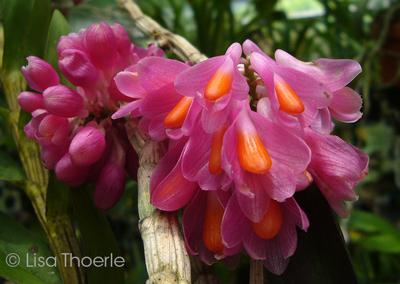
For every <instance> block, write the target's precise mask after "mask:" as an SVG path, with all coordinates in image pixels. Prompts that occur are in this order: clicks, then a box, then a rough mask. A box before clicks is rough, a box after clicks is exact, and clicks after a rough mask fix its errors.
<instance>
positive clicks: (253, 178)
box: [236, 173, 270, 223]
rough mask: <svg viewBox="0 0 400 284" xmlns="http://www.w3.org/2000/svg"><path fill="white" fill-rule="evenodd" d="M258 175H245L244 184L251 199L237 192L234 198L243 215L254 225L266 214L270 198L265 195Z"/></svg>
mask: <svg viewBox="0 0 400 284" xmlns="http://www.w3.org/2000/svg"><path fill="white" fill-rule="evenodd" d="M259 177H260V175H259V174H253V173H246V174H245V179H244V182H245V183H246V185H247V186H248V187H249V188H250V189H251V192H252V193H253V196H252V197H249V196H248V195H245V194H242V193H241V192H240V191H238V192H237V194H236V196H237V199H238V201H239V204H240V208H241V209H242V212H243V214H244V215H246V217H247V218H249V219H250V220H251V221H252V222H254V223H259V222H260V221H261V219H262V218H263V217H264V215H265V213H266V212H267V209H268V206H269V200H270V197H269V196H268V194H266V192H265V190H264V186H263V184H262V183H263V181H264V180H262V179H260V178H259Z"/></svg>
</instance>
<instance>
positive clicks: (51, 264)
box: [0, 212, 61, 284]
mask: <svg viewBox="0 0 400 284" xmlns="http://www.w3.org/2000/svg"><path fill="white" fill-rule="evenodd" d="M18 259H19V264H17V261H18ZM7 261H8V262H7ZM46 261H47V264H46ZM16 264H17V265H16ZM13 266H14V267H13ZM56 266H57V262H56V261H55V258H54V256H53V254H52V252H51V250H50V248H49V246H48V244H47V243H45V242H44V241H43V240H42V239H40V238H39V237H37V236H36V235H34V234H33V233H32V232H31V231H29V230H27V229H26V228H24V227H23V226H22V225H20V224H19V223H18V222H16V221H14V220H13V219H11V218H10V217H8V216H7V215H5V214H4V213H2V212H0V275H1V276H2V277H4V278H7V279H10V280H11V281H14V282H17V283H21V284H25V283H27V284H43V283H61V278H60V274H59V272H58V269H57V267H56Z"/></svg>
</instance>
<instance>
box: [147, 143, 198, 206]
mask: <svg viewBox="0 0 400 284" xmlns="http://www.w3.org/2000/svg"><path fill="white" fill-rule="evenodd" d="M184 145H185V143H183V142H181V143H180V144H178V145H177V146H176V147H174V148H173V149H170V150H169V151H168V152H167V153H166V154H165V156H164V157H163V158H162V159H161V160H160V162H159V163H158V165H157V167H156V169H155V170H154V172H153V175H152V177H151V180H150V202H151V203H152V204H153V205H154V206H156V207H157V208H159V209H160V210H165V211H175V210H178V209H180V208H182V207H183V206H185V205H186V204H187V203H188V202H189V201H190V200H191V199H192V197H193V196H194V194H195V193H196V191H197V190H198V189H199V186H198V184H197V182H190V181H189V180H187V179H185V178H184V177H183V174H182V170H181V163H182V161H181V159H180V155H181V152H182V149H183V146H184Z"/></svg>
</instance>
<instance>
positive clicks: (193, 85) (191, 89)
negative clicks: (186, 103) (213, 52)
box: [175, 55, 226, 97]
mask: <svg viewBox="0 0 400 284" xmlns="http://www.w3.org/2000/svg"><path fill="white" fill-rule="evenodd" d="M225 58H226V56H225V55H222V56H217V57H213V58H209V59H207V60H205V61H202V62H200V63H198V64H196V65H194V66H193V67H190V68H189V69H187V70H186V71H184V72H182V73H181V74H179V75H178V76H177V77H176V80H175V88H176V90H177V91H178V93H180V94H182V95H183V96H187V97H195V96H196V92H200V93H201V94H204V90H205V88H206V86H207V84H208V82H209V81H210V80H211V77H212V76H213V75H214V73H215V72H216V71H217V70H218V68H219V67H220V66H221V64H222V63H223V62H224V61H225Z"/></svg>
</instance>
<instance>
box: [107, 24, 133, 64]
mask: <svg viewBox="0 0 400 284" xmlns="http://www.w3.org/2000/svg"><path fill="white" fill-rule="evenodd" d="M111 29H112V30H113V32H114V35H115V38H116V40H117V51H118V53H119V54H120V55H121V56H122V58H123V59H124V60H125V61H126V62H127V63H129V64H132V52H131V47H132V44H131V41H130V39H129V36H128V34H127V32H126V30H125V29H124V27H123V26H121V25H120V24H117V23H114V24H113V25H112V26H111Z"/></svg>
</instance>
